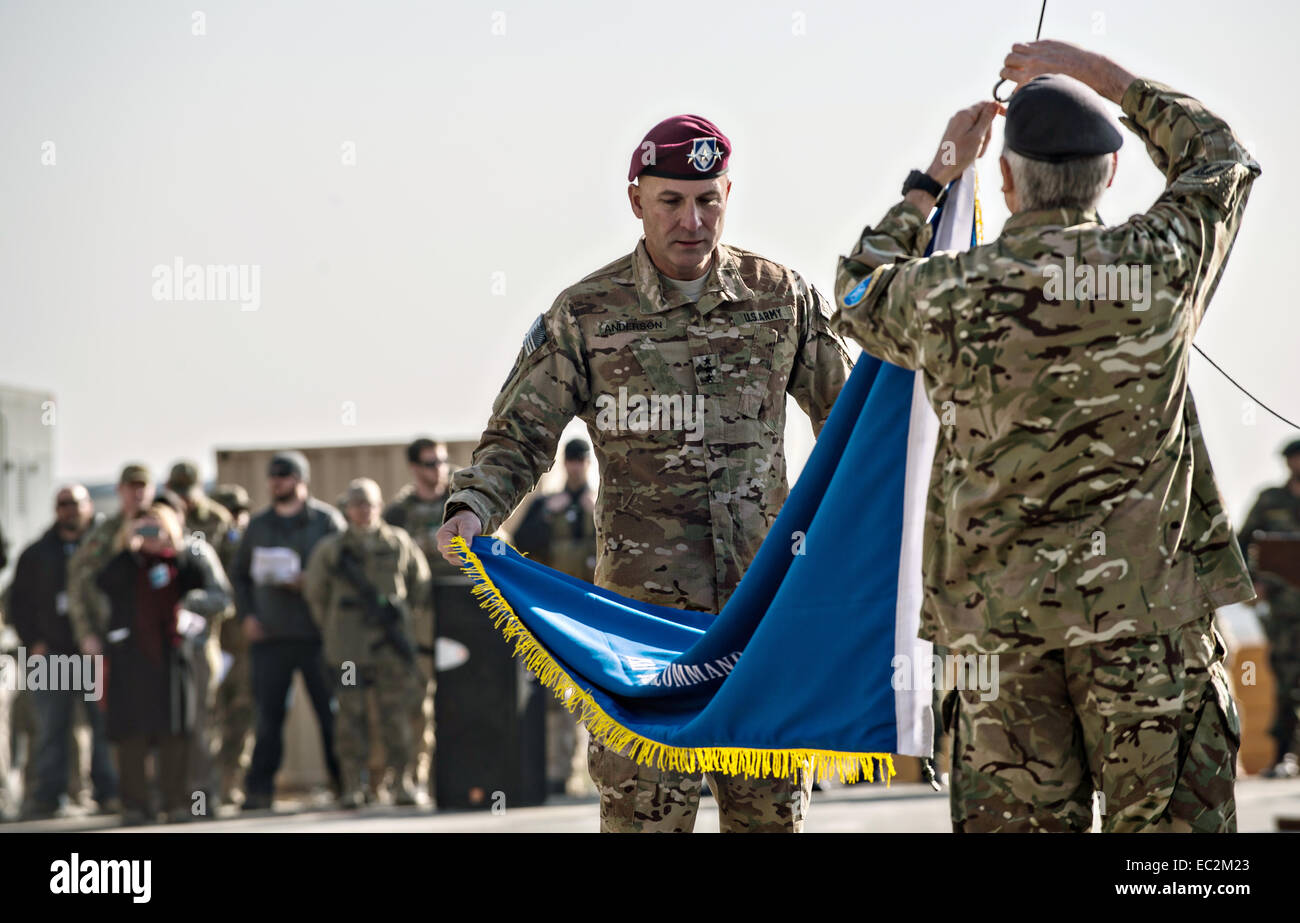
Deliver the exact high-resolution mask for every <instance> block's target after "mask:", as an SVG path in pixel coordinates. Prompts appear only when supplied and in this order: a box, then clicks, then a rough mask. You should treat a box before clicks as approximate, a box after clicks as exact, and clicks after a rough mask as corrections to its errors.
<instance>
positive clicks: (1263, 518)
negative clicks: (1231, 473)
mask: <svg viewBox="0 0 1300 923" xmlns="http://www.w3.org/2000/svg"><path fill="white" fill-rule="evenodd" d="M1256 532H1289V533H1292V534H1300V497H1297V496H1296V495H1295V494H1293V493H1292V492H1291V487H1290V485H1289V484H1283V485H1282V486H1281V487H1270V488H1268V489H1267V490H1265V491H1264V492H1263V493H1261V494H1260V495H1259V499H1258V500H1256V501H1255V505H1254V506H1252V507H1251V508H1250V513H1249V514H1247V516H1246V522H1245V524H1244V525H1243V526H1242V527H1241V550H1242V553H1243V554H1246V555H1247V557H1249V552H1250V546H1251V545H1253V544H1254V541H1253V536H1254V534H1255V533H1256ZM1254 576H1255V579H1256V580H1258V581H1259V582H1260V583H1261V584H1263V585H1264V586H1266V587H1267V588H1268V602H1269V607H1270V608H1271V609H1272V610H1273V611H1274V612H1276V613H1278V614H1279V615H1287V616H1295V617H1300V587H1294V586H1292V585H1291V584H1289V583H1287V582H1286V581H1285V580H1283V579H1282V578H1281V577H1279V576H1277V575H1275V574H1269V573H1265V572H1258V571H1257V572H1256V573H1255V574H1254Z"/></svg>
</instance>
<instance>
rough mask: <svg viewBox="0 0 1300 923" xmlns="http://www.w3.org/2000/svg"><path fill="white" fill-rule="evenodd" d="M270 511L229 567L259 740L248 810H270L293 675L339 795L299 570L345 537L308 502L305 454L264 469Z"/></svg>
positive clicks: (319, 664) (319, 660)
mask: <svg viewBox="0 0 1300 923" xmlns="http://www.w3.org/2000/svg"><path fill="white" fill-rule="evenodd" d="M267 477H268V478H269V480H270V484H269V486H270V493H271V506H269V507H268V508H267V509H264V510H262V511H261V512H260V513H258V514H257V515H256V516H254V517H253V518H252V519H250V520H249V522H248V531H246V532H245V533H244V538H243V541H241V542H240V545H239V550H238V552H236V554H235V560H234V563H233V565H232V566H231V573H230V581H231V584H232V585H233V586H234V589H235V605H236V614H237V616H238V618H239V620H240V624H241V627H242V628H243V632H244V636H245V637H246V638H247V639H248V642H249V661H250V667H251V669H252V687H253V704H254V708H255V711H256V725H255V727H256V731H255V733H256V740H255V743H254V747H253V761H252V764H251V765H250V766H249V769H248V776H247V778H246V779H245V781H244V805H243V808H244V810H246V811H250V810H261V809H265V808H269V807H271V796H272V788H273V781H274V778H275V773H276V771H277V770H278V769H279V768H280V760H281V757H282V756H283V753H284V741H283V738H282V731H283V728H284V719H285V702H286V699H287V697H288V694H289V686H290V684H291V683H292V681H293V674H294V672H295V671H298V672H301V673H302V678H303V681H304V682H305V684H306V686H307V694H308V695H309V696H310V697H311V704H312V709H313V710H314V711H315V712H316V720H317V721H318V722H319V723H320V731H321V743H322V745H323V747H324V750H325V762H326V766H327V767H328V769H329V773H330V778H331V779H332V780H333V782H334V786H335V788H336V789H337V788H338V783H339V767H338V762H337V760H336V759H335V757H334V717H333V710H332V709H333V693H332V691H331V690H332V684H331V683H330V681H329V677H328V676H327V675H326V669H325V661H324V659H323V657H322V654H321V636H320V631H319V629H318V628H317V627H316V622H315V620H313V619H312V616H311V610H310V608H309V607H308V605H307V601H306V600H305V599H304V598H303V595H302V572H303V570H304V568H305V567H306V565H307V560H308V558H310V557H311V553H312V550H313V549H314V548H315V547H316V545H317V544H318V543H319V542H320V540H321V539H323V538H325V537H326V536H328V535H333V534H335V533H336V532H341V531H343V517H342V516H341V515H339V512H338V510H336V509H334V508H333V507H332V506H329V505H327V504H325V503H322V502H321V501H319V500H317V499H316V498H314V497H312V496H310V494H309V491H308V488H307V485H308V483H309V481H310V480H311V468H310V466H309V465H308V464H307V459H306V458H305V457H304V456H303V455H302V453H301V452H279V453H277V454H276V455H275V456H274V457H272V459H271V463H270V466H269V467H268V469H267Z"/></svg>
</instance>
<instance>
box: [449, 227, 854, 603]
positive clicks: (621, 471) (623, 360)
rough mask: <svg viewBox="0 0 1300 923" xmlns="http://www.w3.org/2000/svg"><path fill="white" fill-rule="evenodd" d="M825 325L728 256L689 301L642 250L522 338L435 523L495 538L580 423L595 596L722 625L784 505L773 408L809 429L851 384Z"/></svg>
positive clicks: (722, 253) (787, 274)
mask: <svg viewBox="0 0 1300 923" xmlns="http://www.w3.org/2000/svg"><path fill="white" fill-rule="evenodd" d="M830 313H831V306H830V305H829V303H828V302H827V301H826V299H824V298H823V297H822V296H821V294H820V293H818V292H817V291H816V290H815V289H814V288H812V286H810V285H809V284H808V283H807V282H805V281H804V280H803V279H802V278H800V277H799V276H798V275H797V274H796V273H794V272H792V271H791V270H789V269H786V268H785V267H783V266H780V265H778V264H776V263H773V262H772V261H771V260H766V259H763V258H762V257H759V256H756V255H755V254H753V253H748V252H746V251H744V250H739V249H736V248H733V247H728V246H725V245H720V246H719V247H718V249H717V250H716V251H715V253H714V260H713V264H712V268H711V269H710V272H709V276H708V279H707V281H706V283H705V287H704V293H703V294H702V295H701V296H700V299H699V302H698V303H697V304H693V303H691V302H690V301H689V300H688V296H687V295H685V294H684V293H681V292H676V291H672V290H671V289H670V291H669V292H667V293H666V292H665V291H664V289H663V287H662V286H661V282H660V279H659V274H658V272H657V271H656V269H655V266H654V264H653V263H652V262H651V260H650V257H649V255H648V254H647V253H646V249H645V244H644V242H642V243H640V244H638V246H637V248H636V250H635V251H634V252H633V253H632V254H630V255H628V256H625V257H623V258H622V259H619V260H617V261H615V262H613V263H610V264H609V265H608V266H606V267H604V268H603V269H600V270H598V271H596V272H595V273H593V274H592V275H590V276H588V277H587V278H586V279H584V280H583V281H581V282H579V283H578V284H577V285H574V286H572V287H570V288H568V289H566V290H565V291H564V292H563V293H561V294H560V297H559V298H558V299H556V301H555V304H554V305H553V306H552V307H551V309H550V310H549V311H547V312H546V313H545V314H543V315H542V316H541V317H539V318H538V319H537V321H536V323H534V325H533V327H532V329H531V330H530V331H529V333H528V335H527V337H526V338H525V340H524V346H523V349H522V350H521V351H520V353H519V357H518V359H517V360H516V362H515V367H514V370H513V371H512V372H511V373H510V376H509V378H507V380H506V383H505V385H504V387H503V388H502V389H501V393H500V394H498V395H497V398H496V401H495V403H494V404H493V406H492V417H491V420H490V421H489V422H488V426H487V429H486V430H485V431H484V433H483V437H482V439H481V441H480V442H479V445H478V448H477V449H475V451H474V458H473V463H472V465H471V467H469V468H465V469H462V470H460V471H458V472H456V473H455V474H454V475H453V477H452V491H453V492H452V496H451V500H450V502H449V503H448V505H447V514H448V515H449V516H450V515H452V514H453V513H454V512H456V510H457V509H459V508H461V507H462V506H463V507H468V508H469V509H470V510H472V511H473V512H474V513H475V514H476V515H477V516H478V517H479V519H480V520H482V522H483V527H484V531H485V532H489V533H490V532H492V531H494V530H495V529H496V528H497V526H499V525H500V523H501V521H502V520H503V519H504V518H505V517H506V516H507V515H508V514H509V513H510V512H511V510H513V509H514V508H515V506H516V505H518V503H519V502H520V501H521V500H522V499H523V497H524V496H525V495H526V494H527V493H528V491H529V490H531V489H532V488H533V487H534V486H535V485H536V483H537V481H538V479H539V478H540V477H541V476H542V474H543V473H544V472H545V471H547V470H548V469H549V468H550V467H551V464H552V462H553V460H554V458H555V448H556V444H557V442H558V440H559V438H560V435H561V431H562V430H563V429H564V427H565V424H566V423H568V421H569V420H570V419H572V418H573V417H574V416H577V417H580V418H581V419H582V420H583V421H584V422H586V424H587V430H588V433H589V435H590V438H591V442H592V446H593V447H594V449H595V453H596V460H597V463H598V464H599V466H600V474H601V487H600V494H599V496H598V498H597V501H596V510H595V517H596V532H597V536H598V538H599V541H598V556H597V560H596V574H595V576H596V579H595V583H596V584H598V585H599V586H602V587H606V588H609V589H612V590H614V591H616V592H619V593H622V594H624V595H626V596H629V597H632V598H635V599H640V600H644V601H647V602H653V603H659V604H661V605H666V606H675V607H679V608H691V609H697V610H702V611H712V612H716V611H718V610H719V609H720V608H721V606H722V605H723V603H725V602H726V598H727V596H728V595H729V594H730V593H731V591H732V590H733V589H734V588H735V586H736V584H737V583H738V582H739V580H740V577H741V575H742V574H743V573H744V572H745V569H746V567H748V565H749V562H750V561H751V560H752V559H753V557H754V553H755V552H756V551H757V550H758V546H759V544H760V543H761V542H762V541H763V537H764V535H765V534H766V533H767V530H768V528H769V527H770V526H771V524H772V521H773V520H774V519H775V518H776V514H777V511H778V510H779V509H780V507H781V504H782V502H784V500H785V498H786V493H787V491H788V488H787V484H786V475H785V446H784V441H785V440H784V436H785V411H786V402H785V395H786V393H787V392H788V393H789V394H791V395H792V396H793V397H794V398H795V400H796V401H797V402H798V403H799V406H800V407H801V408H803V410H804V411H805V412H806V413H807V414H808V415H809V417H810V418H811V419H812V422H813V428H814V430H820V428H821V425H822V423H823V421H824V420H825V419H826V417H827V415H828V414H829V413H830V409H831V405H832V404H833V403H834V401H835V398H836V396H837V395H838V394H839V391H840V388H841V386H842V385H843V383H844V381H845V379H846V378H847V377H848V374H849V371H850V369H851V364H850V362H849V359H848V355H847V354H846V353H845V351H844V345H843V343H842V341H841V340H840V339H839V338H838V337H837V336H835V335H834V334H833V333H832V332H831V331H830V328H829V326H828V324H829V317H830ZM697 410H698V411H699V416H698V418H697V417H696V415H695V414H696V411H697Z"/></svg>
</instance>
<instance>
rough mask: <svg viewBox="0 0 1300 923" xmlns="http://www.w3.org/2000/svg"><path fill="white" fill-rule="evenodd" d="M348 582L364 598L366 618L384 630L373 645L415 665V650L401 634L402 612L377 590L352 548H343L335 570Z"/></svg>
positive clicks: (363, 606) (372, 648)
mask: <svg viewBox="0 0 1300 923" xmlns="http://www.w3.org/2000/svg"><path fill="white" fill-rule="evenodd" d="M335 573H336V574H338V575H339V576H340V577H342V578H343V579H344V580H345V581H347V583H348V585H349V586H351V587H352V589H353V590H355V591H356V593H357V595H358V596H360V597H361V606H362V609H363V610H364V613H365V614H364V618H365V620H366V623H367V624H369V625H378V626H379V627H380V628H382V629H383V630H384V637H383V639H382V640H380V641H376V642H375V643H374V644H373V645H371V647H370V649H371V650H372V651H376V650H378V649H379V648H381V647H383V646H384V645H388V646H390V647H392V649H393V650H394V651H396V652H397V654H398V656H400V657H401V658H402V659H403V660H405V661H406V662H407V663H408V664H413V663H415V647H414V645H412V644H411V641H410V639H409V638H407V637H406V635H405V634H403V632H402V610H401V609H399V608H398V607H397V606H396V605H395V604H394V603H393V601H392V600H391V599H389V598H388V597H387V596H385V595H384V594H383V593H380V592H379V591H378V590H376V589H375V587H374V585H373V584H372V583H371V582H370V581H369V580H367V579H366V572H365V569H364V568H363V567H362V566H361V560H360V559H359V558H358V557H357V556H356V553H355V552H353V550H352V549H351V548H348V547H346V546H345V547H344V548H343V549H342V550H341V551H340V552H339V563H338V569H337V570H336V571H335Z"/></svg>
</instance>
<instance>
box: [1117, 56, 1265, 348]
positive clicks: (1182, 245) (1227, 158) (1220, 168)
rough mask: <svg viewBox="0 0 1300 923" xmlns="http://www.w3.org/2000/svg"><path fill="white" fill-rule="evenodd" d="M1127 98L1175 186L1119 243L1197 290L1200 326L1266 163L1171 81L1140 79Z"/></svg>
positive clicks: (1140, 132)
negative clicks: (1258, 160)
mask: <svg viewBox="0 0 1300 923" xmlns="http://www.w3.org/2000/svg"><path fill="white" fill-rule="evenodd" d="M1120 103H1121V106H1122V108H1123V110H1124V118H1123V119H1122V121H1123V122H1124V124H1125V125H1127V126H1128V127H1129V128H1130V129H1132V130H1133V131H1134V132H1135V133H1136V134H1137V136H1138V137H1139V138H1141V139H1142V141H1143V142H1144V143H1145V144H1146V148H1147V152H1148V153H1149V154H1150V155H1151V159H1152V161H1153V162H1154V163H1155V165H1156V167H1157V169H1159V170H1160V171H1161V172H1162V173H1164V175H1165V179H1166V182H1167V186H1166V188H1165V191H1164V193H1163V194H1162V195H1161V196H1160V198H1159V199H1157V200H1156V203H1155V205H1153V206H1152V207H1151V208H1150V209H1149V210H1148V211H1147V212H1146V213H1145V214H1142V215H1137V216H1135V217H1134V218H1132V219H1130V220H1129V221H1128V222H1127V223H1125V224H1124V225H1121V226H1120V227H1119V228H1117V229H1116V233H1117V234H1121V235H1123V238H1124V239H1123V240H1122V241H1117V242H1115V247H1116V249H1117V250H1119V251H1121V252H1124V253H1125V254H1128V255H1130V256H1131V258H1132V259H1134V260H1136V261H1138V262H1142V263H1146V264H1148V265H1151V266H1158V267H1161V270H1162V272H1163V273H1164V274H1165V276H1166V278H1168V279H1169V280H1170V281H1171V282H1174V283H1176V284H1177V283H1181V285H1178V287H1180V288H1184V289H1187V290H1190V297H1189V298H1188V299H1187V301H1186V304H1187V306H1188V308H1189V310H1190V312H1191V317H1190V319H1191V321H1192V325H1193V326H1192V329H1193V330H1195V329H1196V328H1197V327H1198V326H1199V325H1200V322H1201V318H1202V317H1203V316H1204V314H1205V308H1206V306H1207V305H1208V304H1209V302H1210V298H1211V297H1212V296H1213V294H1214V290H1215V288H1216V287H1217V286H1218V284H1219V277H1220V276H1221V275H1222V273H1223V267H1224V265H1225V264H1226V263H1227V260H1228V254H1229V253H1230V252H1231V251H1232V243H1233V241H1234V239H1235V238H1236V236H1237V231H1238V229H1239V228H1240V225H1241V216H1242V213H1243V212H1244V211H1245V208H1246V199H1247V197H1248V195H1249V192H1250V186H1251V184H1252V183H1253V182H1254V181H1255V177H1257V176H1259V174H1260V168H1259V164H1257V163H1256V162H1255V160H1254V159H1253V158H1252V157H1251V156H1250V154H1249V153H1247V151H1246V149H1245V147H1244V146H1243V145H1242V144H1241V142H1240V141H1238V140H1237V137H1236V136H1235V135H1234V134H1233V133H1232V129H1231V128H1229V127H1228V125H1227V124H1226V123H1225V122H1224V121H1223V120H1222V119H1220V118H1219V117H1218V116H1216V115H1214V114H1213V113H1212V112H1210V111H1209V110H1208V109H1206V108H1205V107H1204V106H1203V105H1201V103H1199V102H1197V101H1196V100H1195V99H1192V98H1191V97H1189V96H1184V95H1183V94H1181V93H1178V92H1177V91H1175V90H1172V89H1170V88H1169V87H1167V86H1165V85H1164V84H1160V83H1155V82H1154V81H1150V80H1134V81H1133V83H1132V84H1130V85H1129V87H1128V89H1127V90H1125V92H1124V97H1123V99H1122V100H1121V101H1120ZM1160 303H1161V300H1158V301H1157V305H1159V304H1160ZM1163 303H1164V304H1165V305H1168V306H1170V307H1172V306H1173V305H1175V304H1177V303H1178V302H1176V301H1174V300H1172V299H1164V300H1163Z"/></svg>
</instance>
